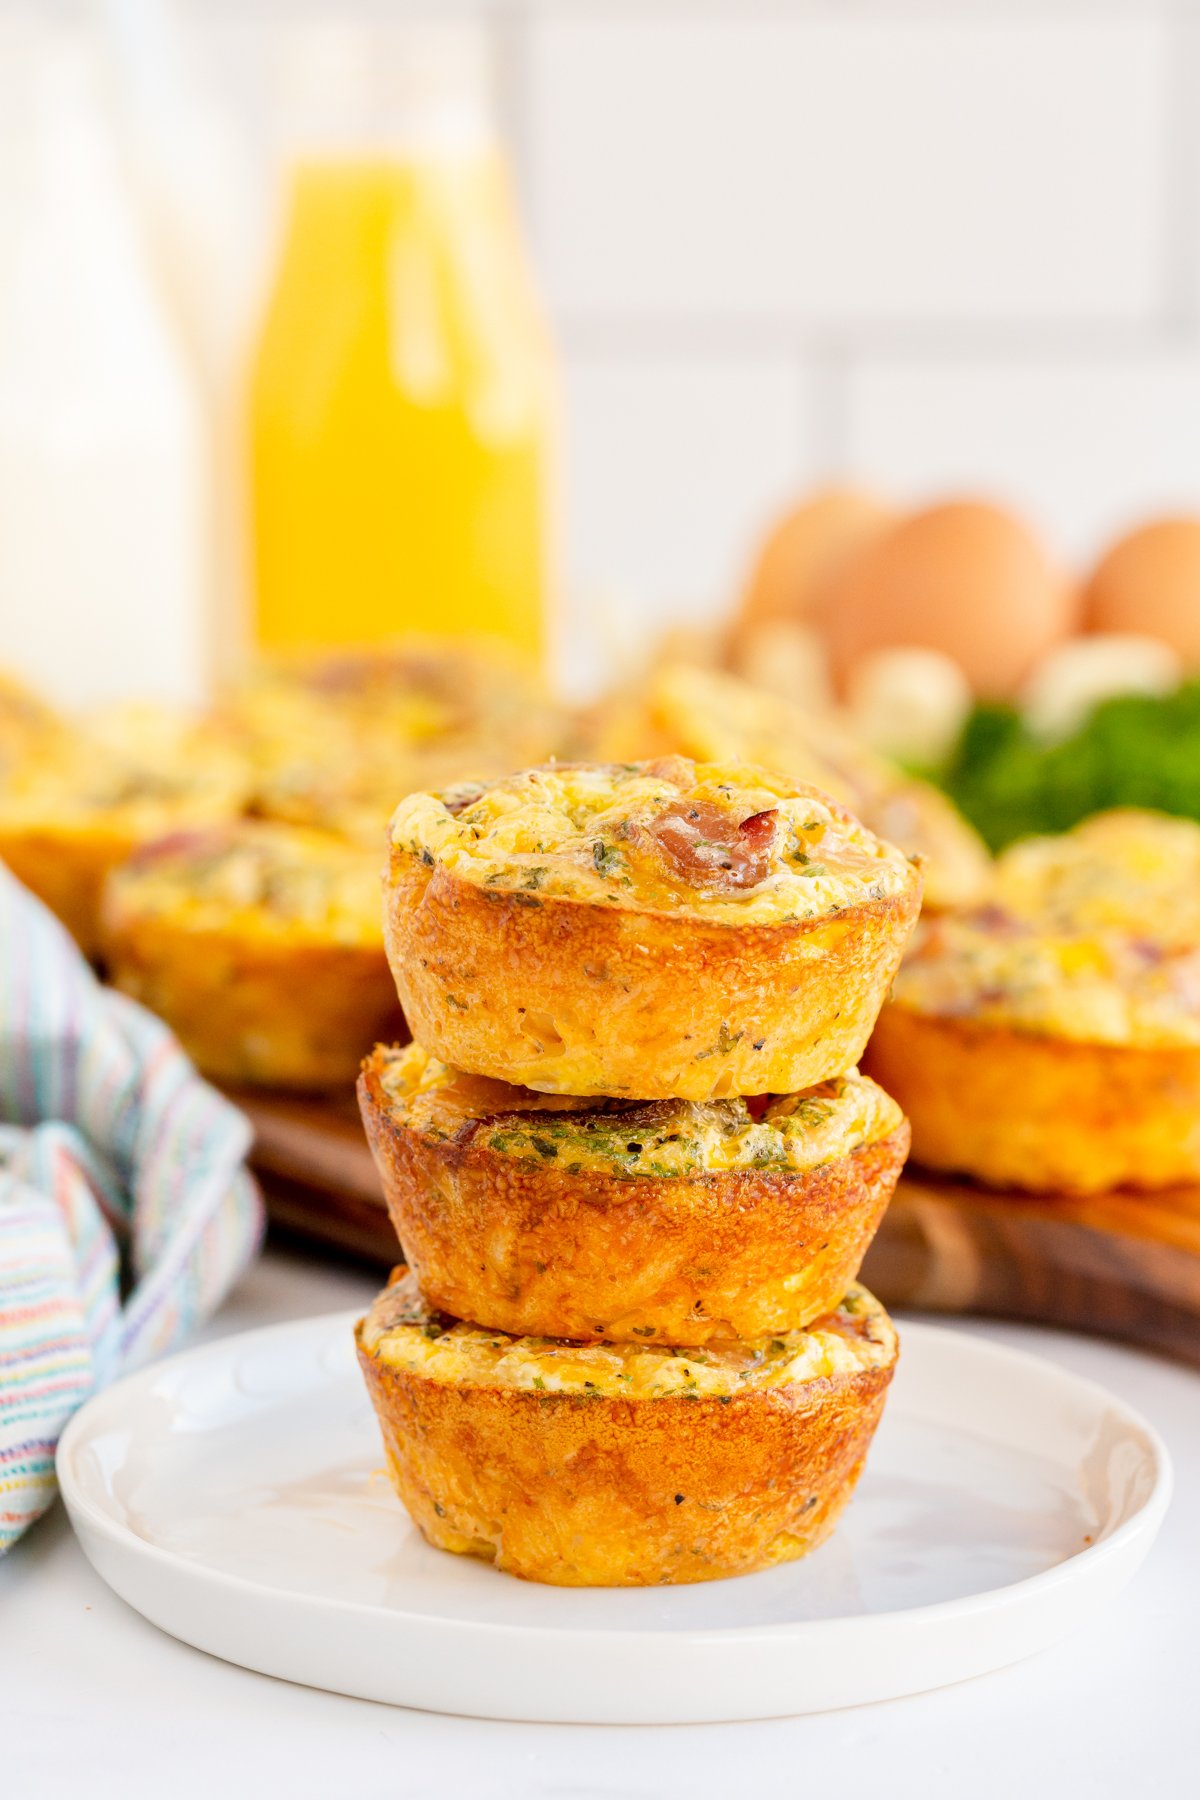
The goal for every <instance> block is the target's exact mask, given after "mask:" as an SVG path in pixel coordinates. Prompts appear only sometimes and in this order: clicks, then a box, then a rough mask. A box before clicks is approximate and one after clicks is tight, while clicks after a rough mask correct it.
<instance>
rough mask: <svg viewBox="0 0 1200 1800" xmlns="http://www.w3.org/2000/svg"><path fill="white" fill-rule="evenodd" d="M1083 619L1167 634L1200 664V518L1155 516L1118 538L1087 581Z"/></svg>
mask: <svg viewBox="0 0 1200 1800" xmlns="http://www.w3.org/2000/svg"><path fill="white" fill-rule="evenodd" d="M1083 624H1084V629H1085V630H1086V631H1134V632H1138V633H1140V634H1141V635H1142V636H1145V637H1154V638H1161V640H1162V641H1163V643H1165V644H1169V645H1170V646H1171V648H1172V649H1173V650H1176V651H1178V653H1179V655H1180V657H1181V658H1182V659H1183V662H1184V665H1185V667H1187V668H1189V669H1196V668H1200V518H1174V519H1153V520H1152V521H1151V522H1150V524H1148V525H1142V526H1139V528H1138V529H1137V530H1136V531H1131V532H1130V533H1129V534H1128V535H1127V536H1126V537H1123V538H1118V540H1117V542H1116V543H1115V544H1114V545H1113V546H1112V549H1111V550H1109V551H1108V553H1107V555H1105V556H1103V557H1101V559H1100V561H1099V562H1098V563H1097V565H1096V567H1095V568H1094V569H1093V571H1092V573H1091V575H1090V576H1089V577H1088V580H1087V581H1086V583H1085V584H1084V589H1083Z"/></svg>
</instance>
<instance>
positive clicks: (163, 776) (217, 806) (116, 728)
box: [0, 707, 246, 956]
mask: <svg viewBox="0 0 1200 1800" xmlns="http://www.w3.org/2000/svg"><path fill="white" fill-rule="evenodd" d="M245 792H246V781H245V769H244V766H243V764H242V762H241V759H240V757H239V756H238V755H237V754H236V752H235V751H233V750H232V749H231V747H230V746H229V745H228V744H227V743H226V742H225V741H224V739H223V738H222V736H221V735H220V734H219V733H216V732H214V731H213V730H211V729H210V728H209V727H208V726H207V725H206V724H204V723H203V722H200V721H197V720H195V719H192V718H189V717H187V716H183V715H179V716H177V715H174V714H171V713H167V712H165V711H162V710H160V709H158V708H154V707H121V708H115V709H113V710H111V711H109V712H107V713H104V714H101V715H97V716H96V717H94V718H92V719H90V720H87V721H84V722H83V723H81V724H80V725H79V726H78V727H76V728H72V729H70V730H67V729H65V728H64V729H63V730H62V731H61V732H59V733H56V734H54V735H52V736H51V737H49V738H46V739H43V740H40V741H39V745H38V748H37V750H36V752H35V753H32V754H28V755H25V756H23V757H22V758H21V759H20V760H19V761H18V762H17V763H16V764H15V766H14V767H12V768H11V769H10V770H9V771H8V774H7V776H6V777H5V778H3V779H0V860H2V861H4V862H5V863H7V864H8V867H9V868H10V869H11V870H12V873H13V874H14V875H15V876H16V877H17V878H18V880H20V881H23V882H24V883H25V885H26V886H27V887H29V888H31V889H32V890H33V892H34V893H35V894H36V895H37V896H38V898H39V899H41V900H43V901H44V902H45V903H46V905H47V906H48V907H49V908H50V909H51V911H52V912H54V913H57V915H58V917H59V918H60V919H61V920H62V922H63V924H64V925H66V927H67V929H68V930H69V931H70V932H71V933H72V935H73V936H74V937H75V939H76V941H77V942H78V944H79V946H80V948H81V949H82V950H83V951H84V953H85V954H86V955H88V956H95V955H97V954H98V951H99V947H100V920H99V914H100V895H101V890H102V888H103V885H104V881H105V878H106V876H107V875H108V873H109V871H110V870H112V869H114V868H115V867H116V866H117V864H118V863H121V862H123V861H124V860H125V859H126V858H127V857H128V856H130V855H131V854H132V852H133V851H134V850H136V849H137V848H138V846H139V845H141V844H145V843H148V842H150V841H151V840H152V839H154V838H158V837H161V836H163V835H164V833H167V832H170V831H175V830H179V829H189V828H193V827H201V826H208V825H212V824H216V823H218V822H221V821H224V820H228V819H231V818H234V817H236V815H237V814H238V812H239V811H240V809H241V807H242V805H243V803H244V800H245Z"/></svg>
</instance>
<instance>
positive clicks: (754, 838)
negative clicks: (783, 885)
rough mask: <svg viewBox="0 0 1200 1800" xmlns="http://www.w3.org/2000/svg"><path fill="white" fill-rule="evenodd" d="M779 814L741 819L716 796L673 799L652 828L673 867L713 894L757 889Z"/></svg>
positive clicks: (683, 877)
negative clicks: (715, 801) (698, 798)
mask: <svg viewBox="0 0 1200 1800" xmlns="http://www.w3.org/2000/svg"><path fill="white" fill-rule="evenodd" d="M776 817H777V815H776V813H775V812H774V811H773V810H772V811H769V812H758V813H752V814H751V815H750V817H749V818H748V819H741V820H739V819H738V818H737V817H736V815H735V814H733V813H731V812H728V811H726V809H725V808H724V807H722V806H715V805H714V804H713V802H712V801H711V800H682V799H681V800H673V801H672V802H671V804H670V805H669V806H666V807H664V808H663V810H662V812H660V813H659V815H658V817H657V818H655V819H651V820H650V822H649V824H648V825H647V826H646V831H647V832H648V834H649V836H650V837H651V839H652V840H653V842H654V846H655V848H656V850H657V851H658V853H659V855H660V856H661V857H662V859H663V861H664V862H665V863H666V864H667V867H668V868H669V869H670V870H671V872H672V874H673V875H675V876H676V877H677V878H678V879H679V880H680V881H683V882H685V883H686V884H687V886H689V887H692V888H696V889H700V890H702V891H703V892H705V893H709V894H732V893H737V892H739V891H740V890H741V889H743V888H752V887H757V886H758V884H759V882H760V881H762V880H763V879H764V878H765V876H766V873H767V869H768V866H769V862H770V855H771V845H772V843H773V842H774V838H775V824H776Z"/></svg>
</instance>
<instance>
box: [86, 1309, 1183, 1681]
mask: <svg viewBox="0 0 1200 1800" xmlns="http://www.w3.org/2000/svg"><path fill="white" fill-rule="evenodd" d="M360 1317H361V1308H358V1307H355V1308H353V1309H352V1310H350V1311H346V1310H342V1309H339V1310H338V1311H336V1312H329V1313H316V1314H311V1315H309V1316H307V1317H303V1318H299V1319H288V1320H282V1321H278V1322H276V1323H275V1324H271V1325H259V1326H254V1327H252V1328H251V1329H249V1330H248V1331H240V1332H233V1333H230V1334H228V1335H227V1336H224V1337H219V1338H215V1339H213V1340H211V1341H210V1342H208V1343H204V1344H193V1345H190V1346H187V1347H185V1348H184V1349H182V1350H178V1351H176V1352H174V1353H173V1354H172V1355H170V1356H167V1357H162V1358H160V1359H158V1360H157V1361H155V1362H151V1363H147V1364H146V1365H145V1366H144V1367H142V1368H140V1369H134V1370H131V1371H130V1373H129V1374H128V1375H124V1376H122V1377H120V1379H119V1380H117V1381H115V1382H113V1383H111V1384H110V1385H109V1386H108V1387H106V1388H102V1389H101V1390H100V1391H99V1392H98V1393H96V1394H93V1395H91V1396H90V1397H89V1398H88V1399H87V1400H85V1401H84V1403H83V1405H82V1406H81V1407H79V1409H78V1410H77V1411H76V1412H75V1413H74V1414H73V1415H72V1417H71V1418H70V1419H69V1420H68V1422H67V1425H66V1427H65V1428H64V1430H63V1432H62V1435H61V1436H60V1438H59V1442H58V1449H57V1451H56V1453H55V1470H56V1474H57V1477H58V1483H59V1490H60V1492H61V1494H62V1498H63V1502H64V1504H65V1506H66V1509H67V1513H68V1516H69V1517H70V1520H71V1524H72V1529H73V1530H75V1532H76V1535H77V1536H78V1535H79V1532H78V1527H77V1526H76V1523H75V1521H76V1516H77V1515H78V1516H80V1517H82V1518H83V1519H84V1520H85V1521H86V1524H87V1526H88V1527H89V1529H91V1530H93V1531H95V1532H97V1533H98V1534H99V1535H101V1536H102V1537H104V1538H106V1539H107V1541H108V1542H109V1544H110V1545H112V1546H113V1547H114V1548H115V1549H117V1550H118V1551H120V1552H123V1553H125V1554H130V1553H132V1554H133V1555H135V1556H137V1557H139V1558H143V1559H145V1560H147V1561H149V1562H151V1563H158V1564H160V1565H165V1566H166V1567H167V1568H169V1569H171V1570H172V1571H173V1572H174V1573H175V1574H176V1575H179V1576H182V1577H183V1578H184V1579H191V1580H193V1581H194V1582H195V1583H196V1585H197V1586H204V1585H209V1586H213V1587H217V1588H223V1589H226V1590H227V1591H228V1592H229V1593H231V1594H241V1595H243V1596H246V1595H254V1596H256V1597H258V1598H260V1599H265V1600H268V1601H286V1602H288V1603H289V1604H299V1605H301V1606H305V1607H308V1608H311V1609H313V1610H315V1611H318V1612H333V1613H336V1614H337V1615H338V1616H340V1617H343V1616H346V1615H362V1616H365V1617H369V1618H372V1619H380V1618H386V1619H393V1620H396V1621H406V1620H407V1621H411V1622H414V1623H419V1624H422V1625H425V1626H428V1625H430V1624H431V1623H432V1624H436V1625H437V1626H438V1627H439V1628H442V1629H445V1630H448V1631H452V1632H465V1633H469V1634H470V1635H472V1636H477V1635H478V1634H480V1633H483V1634H485V1635H489V1636H490V1635H498V1636H502V1637H505V1638H508V1637H513V1636H518V1637H520V1638H522V1639H524V1640H528V1641H533V1640H536V1641H539V1642H546V1641H552V1640H556V1639H561V1640H563V1641H564V1642H577V1641H578V1639H579V1638H580V1637H581V1636H597V1635H598V1636H602V1637H603V1639H604V1642H605V1644H606V1645H621V1644H622V1643H627V1644H629V1645H630V1646H631V1647H635V1646H636V1647H641V1648H645V1647H646V1646H647V1645H648V1644H654V1645H655V1646H657V1647H659V1648H662V1647H664V1646H665V1645H672V1646H682V1645H689V1646H690V1645H695V1646H697V1647H701V1646H706V1645H720V1644H726V1645H732V1644H735V1643H736V1642H737V1641H738V1640H739V1639H745V1638H753V1639H754V1640H756V1641H757V1640H760V1639H762V1638H767V1637H771V1638H801V1639H802V1638H805V1637H808V1636H811V1635H814V1634H823V1633H826V1632H830V1631H838V1632H839V1633H843V1634H845V1633H855V1632H867V1631H871V1632H877V1631H881V1630H884V1631H886V1630H894V1629H899V1628H900V1627H902V1626H907V1625H909V1624H912V1625H914V1626H919V1625H920V1624H922V1623H925V1622H930V1621H933V1620H937V1621H939V1622H951V1621H954V1620H959V1619H962V1620H966V1619H969V1618H970V1617H971V1616H972V1615H973V1614H975V1613H978V1612H981V1611H992V1610H994V1609H995V1608H996V1607H998V1606H1003V1605H1008V1604H1015V1603H1018V1602H1019V1601H1021V1600H1024V1599H1027V1598H1030V1599H1035V1598H1036V1596H1037V1595H1038V1594H1039V1593H1048V1592H1050V1591H1051V1590H1052V1589H1053V1588H1056V1587H1059V1586H1061V1585H1062V1584H1063V1583H1064V1582H1069V1581H1072V1580H1074V1579H1076V1578H1077V1573H1078V1565H1079V1564H1080V1563H1086V1564H1087V1566H1088V1568H1089V1569H1092V1570H1094V1571H1096V1572H1097V1573H1099V1569H1100V1565H1101V1564H1102V1563H1105V1562H1109V1561H1111V1560H1113V1559H1120V1558H1122V1557H1123V1556H1125V1555H1126V1554H1127V1553H1128V1552H1129V1551H1130V1549H1131V1547H1132V1545H1133V1544H1134V1542H1135V1541H1136V1540H1138V1539H1140V1538H1142V1537H1143V1536H1145V1535H1146V1534H1147V1533H1148V1534H1149V1540H1150V1543H1153V1541H1154V1538H1155V1537H1156V1536H1157V1534H1158V1531H1159V1528H1160V1526H1161V1524H1162V1521H1163V1518H1164V1516H1165V1514H1166V1511H1167V1508H1168V1507H1169V1505H1170V1502H1171V1498H1172V1494H1173V1492H1174V1464H1173V1461H1172V1458H1171V1453H1170V1451H1169V1449H1168V1448H1167V1445H1166V1443H1165V1441H1164V1440H1163V1438H1162V1436H1161V1434H1160V1433H1159V1431H1158V1430H1157V1428H1156V1427H1155V1426H1154V1425H1153V1424H1152V1423H1151V1422H1150V1420H1149V1419H1147V1418H1146V1417H1145V1415H1144V1414H1143V1413H1142V1412H1140V1411H1139V1409H1138V1408H1137V1407H1135V1406H1132V1405H1130V1403H1129V1402H1128V1401H1126V1400H1124V1399H1123V1398H1121V1396H1120V1395H1117V1394H1114V1393H1113V1391H1112V1390H1111V1389H1110V1388H1107V1387H1105V1385H1104V1384H1103V1382H1100V1381H1096V1380H1094V1379H1093V1378H1092V1377H1091V1376H1088V1375H1078V1374H1076V1373H1075V1371H1074V1370H1071V1369H1064V1368H1061V1367H1060V1366H1059V1365H1058V1364H1056V1363H1053V1362H1051V1361H1049V1359H1048V1358H1046V1357H1043V1356H1039V1355H1038V1354H1037V1353H1036V1351H1032V1350H1027V1349H1023V1348H1018V1347H1014V1346H1011V1345H1006V1344H1000V1343H997V1342H995V1340H993V1339H990V1338H986V1337H982V1336H977V1335H976V1334H975V1333H973V1332H964V1331H959V1330H956V1329H955V1328H954V1327H953V1326H946V1325H940V1324H931V1323H928V1322H926V1321H925V1320H924V1319H909V1320H907V1321H904V1320H902V1321H901V1322H900V1325H899V1334H900V1341H901V1356H903V1343H904V1336H905V1333H908V1332H916V1333H917V1334H918V1336H919V1338H922V1339H929V1340H938V1339H941V1340H943V1341H945V1342H946V1343H948V1344H954V1345H958V1346H962V1345H968V1346H970V1350H971V1353H972V1354H977V1355H979V1356H980V1357H981V1358H982V1359H983V1360H985V1361H993V1362H1001V1363H1008V1364H1011V1363H1013V1362H1017V1363H1019V1364H1022V1365H1024V1367H1025V1369H1026V1371H1027V1372H1033V1371H1034V1370H1038V1371H1044V1370H1047V1369H1049V1370H1050V1371H1051V1372H1052V1374H1053V1375H1054V1377H1055V1378H1056V1379H1057V1380H1059V1381H1061V1382H1063V1383H1065V1384H1066V1385H1067V1386H1068V1387H1070V1388H1072V1389H1073V1390H1074V1391H1076V1392H1077V1393H1083V1394H1086V1395H1087V1396H1088V1397H1089V1398H1091V1399H1092V1400H1093V1401H1094V1402H1097V1403H1103V1405H1104V1406H1106V1407H1108V1408H1110V1409H1114V1410H1116V1411H1117V1412H1119V1413H1120V1414H1121V1415H1122V1417H1123V1419H1124V1421H1125V1423H1126V1424H1128V1425H1131V1426H1133V1427H1134V1428H1135V1429H1137V1430H1139V1431H1140V1432H1141V1433H1142V1434H1143V1435H1144V1437H1145V1438H1146V1441H1147V1443H1148V1446H1149V1448H1150V1451H1151V1454H1152V1457H1153V1461H1154V1479H1153V1482H1152V1484H1151V1487H1150V1490H1149V1492H1148V1493H1147V1495H1146V1497H1145V1499H1144V1500H1143V1501H1142V1502H1141V1504H1140V1505H1139V1506H1138V1507H1137V1509H1136V1510H1135V1511H1134V1513H1133V1514H1132V1515H1131V1516H1130V1517H1129V1518H1128V1519H1126V1520H1124V1521H1123V1522H1122V1523H1121V1524H1120V1525H1118V1526H1117V1527H1116V1529H1115V1530H1114V1531H1112V1532H1111V1533H1109V1535H1108V1536H1107V1537H1104V1538H1101V1539H1100V1540H1099V1541H1098V1542H1096V1543H1092V1544H1085V1545H1084V1546H1083V1547H1082V1548H1081V1549H1079V1550H1075V1551H1072V1552H1071V1554H1070V1555H1068V1556H1065V1557H1064V1558H1063V1559H1062V1560H1061V1561H1060V1562H1057V1563H1055V1564H1053V1565H1052V1567H1050V1568H1048V1569H1040V1570H1038V1571H1036V1573H1034V1574H1032V1575H1024V1576H1021V1577H1020V1578H1019V1579H1018V1580H1016V1581H1010V1582H1005V1583H1003V1584H1002V1585H1001V1586H999V1587H990V1588H981V1589H979V1590H978V1591H977V1592H975V1593H971V1594H961V1595H957V1596H955V1597H954V1598H952V1599H949V1600H931V1601H927V1602H925V1603H923V1604H922V1605H919V1606H905V1607H897V1608H892V1609H890V1610H888V1611H880V1612H870V1611H868V1612H862V1613H838V1614H834V1615H831V1616H830V1617H828V1618H819V1619H790V1620H789V1619H779V1620H774V1621H771V1622H768V1623H763V1624H750V1625H745V1624H742V1625H737V1624H733V1625H711V1626H688V1627H684V1628H682V1629H673V1628H672V1629H657V1630H656V1629H654V1628H653V1627H652V1626H635V1627H628V1626H622V1627H620V1628H619V1629H616V1630H609V1629H606V1628H603V1627H595V1626H589V1625H531V1624H524V1623H521V1622H517V1621H496V1620H489V1619H478V1618H473V1617H470V1616H461V1615H457V1616H456V1615H447V1614H445V1613H437V1612H420V1611H415V1610H413V1609H412V1608H410V1607H407V1606H381V1605H379V1604H378V1603H377V1602H373V1601H365V1600H348V1599H336V1598H333V1597H331V1596H328V1595H323V1594H318V1593H313V1592H311V1591H309V1590H306V1589H297V1588H286V1587H279V1586H276V1585H273V1584H270V1583H268V1582H265V1581H261V1580H257V1579H255V1578H254V1577H252V1576H248V1575H240V1574H233V1573H231V1572H230V1571H228V1570H225V1569H219V1568H214V1567H212V1566H211V1565H209V1564H207V1563H204V1562H201V1561H193V1560H192V1559H191V1558H188V1557H185V1556H181V1555H179V1554H177V1553H176V1552H173V1551H171V1550H167V1549H164V1548H163V1547H162V1546H161V1545H160V1544H157V1543H155V1542H154V1541H153V1540H151V1539H149V1538H144V1537H141V1536H139V1534H138V1533H137V1532H136V1531H134V1530H133V1529H132V1528H131V1527H130V1526H128V1525H125V1524H122V1523H121V1522H120V1521H118V1520H116V1519H114V1518H113V1517H112V1516H111V1514H109V1513H108V1512H107V1511H105V1510H104V1508H103V1507H101V1506H100V1505H99V1504H97V1503H96V1502H95V1501H94V1500H93V1499H92V1498H91V1497H90V1495H88V1494H86V1493H84V1491H83V1490H82V1487H81V1486H80V1484H79V1483H77V1482H76V1481H75V1479H74V1476H73V1474H72V1473H71V1471H70V1467H69V1465H70V1459H71V1456H72V1455H73V1453H74V1450H75V1448H76V1440H77V1439H78V1438H80V1437H82V1436H84V1435H85V1433H86V1431H87V1429H88V1426H89V1418H88V1415H89V1414H92V1413H99V1412H101V1411H103V1410H106V1409H107V1408H108V1407H110V1406H111V1405H112V1404H113V1403H114V1402H117V1403H119V1402H120V1400H121V1398H122V1396H123V1394H124V1392H125V1390H131V1389H135V1388H138V1387H140V1386H143V1385H144V1384H145V1383H147V1382H148V1381H150V1380H152V1379H153V1378H154V1377H156V1376H158V1375H161V1374H162V1373H164V1371H167V1370H169V1369H172V1368H173V1367H175V1366H177V1365H179V1364H182V1363H185V1362H191V1361H199V1360H208V1359H209V1358H212V1359H214V1360H216V1359H217V1358H218V1357H219V1356H220V1353H221V1352H222V1351H228V1350H229V1349H230V1348H231V1347H232V1346H234V1345H248V1344H252V1343H254V1342H256V1341H259V1340H261V1339H264V1338H271V1337H281V1336H285V1335H289V1334H293V1333H294V1334H296V1335H298V1336H306V1335H308V1334H309V1333H310V1332H311V1333H312V1334H313V1335H316V1333H317V1332H318V1331H321V1330H325V1331H333V1330H334V1329H336V1328H337V1327H339V1326H343V1327H345V1328H346V1330H347V1333H349V1331H350V1330H351V1329H352V1326H353V1323H354V1321H356V1320H357V1319H358V1318H360ZM397 1504H399V1502H397ZM82 1547H83V1546H82V1544H81V1548H82ZM1148 1548H1149V1544H1148V1545H1147V1549H1148ZM85 1554H86V1550H85ZM89 1560H90V1558H89ZM510 1579H515V1577H510ZM729 1579H730V1580H737V1579H738V1578H737V1577H730V1578H729ZM524 1585H530V1586H536V1585H537V1584H535V1583H529V1584H524ZM706 1585H708V1584H706ZM711 1585H714V1586H718V1587H719V1586H721V1585H723V1584H722V1583H720V1582H718V1583H713V1584H711ZM573 1591H575V1592H586V1591H587V1590H584V1589H577V1590H573ZM599 1591H602V1592H613V1591H616V1592H622V1591H628V1590H623V1589H616V1590H613V1589H602V1590H599ZM650 1591H651V1592H658V1591H660V1590H659V1589H658V1588H652V1589H651V1590H650Z"/></svg>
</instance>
